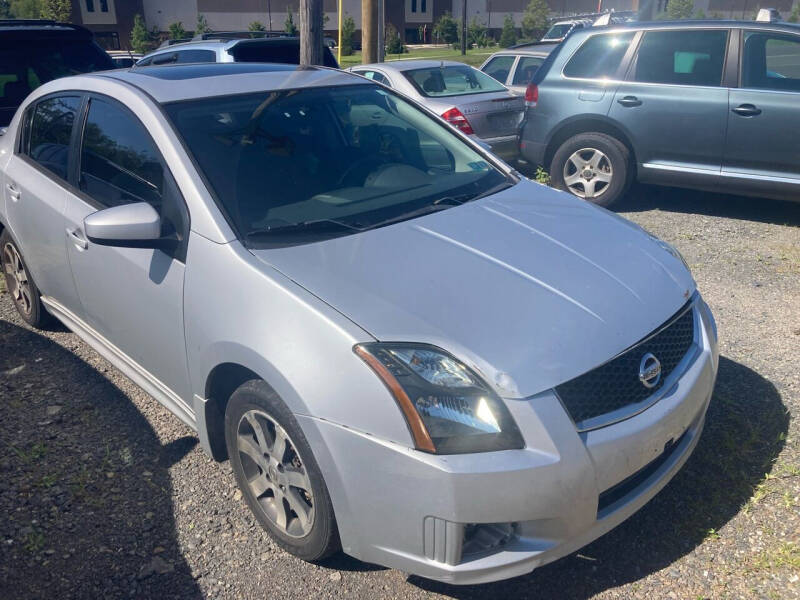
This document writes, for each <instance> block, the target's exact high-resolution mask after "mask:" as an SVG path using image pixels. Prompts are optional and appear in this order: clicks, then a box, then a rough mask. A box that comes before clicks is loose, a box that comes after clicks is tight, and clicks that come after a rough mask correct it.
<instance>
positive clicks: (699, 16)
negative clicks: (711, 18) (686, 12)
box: [692, 8, 706, 21]
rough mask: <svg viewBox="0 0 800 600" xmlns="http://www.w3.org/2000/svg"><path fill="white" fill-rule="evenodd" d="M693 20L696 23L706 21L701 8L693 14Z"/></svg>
mask: <svg viewBox="0 0 800 600" xmlns="http://www.w3.org/2000/svg"><path fill="white" fill-rule="evenodd" d="M692 18H693V19H697V20H698V21H703V20H705V19H706V13H705V11H704V10H703V9H702V8H698V9H697V10H696V11H695V13H694V17H692Z"/></svg>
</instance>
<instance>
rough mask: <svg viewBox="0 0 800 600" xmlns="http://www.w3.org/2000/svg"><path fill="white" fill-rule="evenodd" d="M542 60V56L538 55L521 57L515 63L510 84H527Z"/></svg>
mask: <svg viewBox="0 0 800 600" xmlns="http://www.w3.org/2000/svg"><path fill="white" fill-rule="evenodd" d="M543 62H544V58H542V57H539V56H523V57H521V58H520V59H519V62H518V63H517V70H516V71H514V80H513V81H512V82H511V84H512V85H528V84H529V83H530V82H531V81H532V80H533V76H534V75H536V71H538V70H539V67H541V66H542V63H543Z"/></svg>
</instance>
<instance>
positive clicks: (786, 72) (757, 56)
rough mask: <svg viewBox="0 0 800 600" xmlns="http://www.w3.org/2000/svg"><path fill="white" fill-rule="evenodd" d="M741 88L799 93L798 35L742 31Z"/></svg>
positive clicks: (799, 40)
mask: <svg viewBox="0 0 800 600" xmlns="http://www.w3.org/2000/svg"><path fill="white" fill-rule="evenodd" d="M742 87H745V88H760V89H767V90H785V91H793V92H800V36H796V35H783V34H780V33H770V32H763V31H747V32H745V34H744V55H743V57H742Z"/></svg>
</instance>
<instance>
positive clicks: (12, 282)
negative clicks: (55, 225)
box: [0, 229, 50, 328]
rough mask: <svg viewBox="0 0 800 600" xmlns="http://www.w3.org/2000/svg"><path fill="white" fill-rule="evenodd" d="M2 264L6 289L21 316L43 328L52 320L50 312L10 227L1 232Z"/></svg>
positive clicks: (0, 251) (0, 256)
mask: <svg viewBox="0 0 800 600" xmlns="http://www.w3.org/2000/svg"><path fill="white" fill-rule="evenodd" d="M0 265H2V270H3V274H4V275H5V280H6V289H7V290H8V293H9V294H10V295H11V300H13V302H14V307H15V308H16V309H17V312H18V313H19V316H20V317H22V319H23V320H24V321H25V322H26V323H27V324H28V325H31V326H33V327H36V328H41V327H44V326H45V325H47V324H48V323H49V322H50V314H49V313H48V312H47V310H46V309H45V308H44V305H42V300H41V296H40V295H39V288H37V287H36V284H35V283H34V282H33V278H31V276H30V273H28V267H27V266H26V265H25V261H24V260H23V259H22V253H21V252H20V251H19V248H17V244H16V243H15V242H14V240H12V239H11V235H9V233H8V229H4V230H3V233H2V234H0Z"/></svg>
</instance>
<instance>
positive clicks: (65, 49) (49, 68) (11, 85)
mask: <svg viewBox="0 0 800 600" xmlns="http://www.w3.org/2000/svg"><path fill="white" fill-rule="evenodd" d="M113 68H114V63H113V62H112V61H111V58H110V57H109V56H108V55H107V54H106V53H105V52H103V51H102V50H100V48H99V47H98V46H97V45H95V44H93V43H90V42H69V41H58V42H55V41H48V40H37V41H36V42H35V43H23V42H22V41H19V40H17V41H9V42H7V43H3V44H0V126H5V125H8V124H9V123H10V122H11V117H13V116H14V112H15V111H16V110H17V107H18V106H19V105H20V104H22V101H23V100H24V99H25V97H26V96H27V95H28V94H30V93H31V91H33V90H34V89H36V88H37V87H39V86H40V85H41V84H43V83H46V82H48V81H50V80H52V79H56V78H58V77H65V76H67V75H75V74H77V73H86V72H89V71H98V70H103V69H113Z"/></svg>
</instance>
